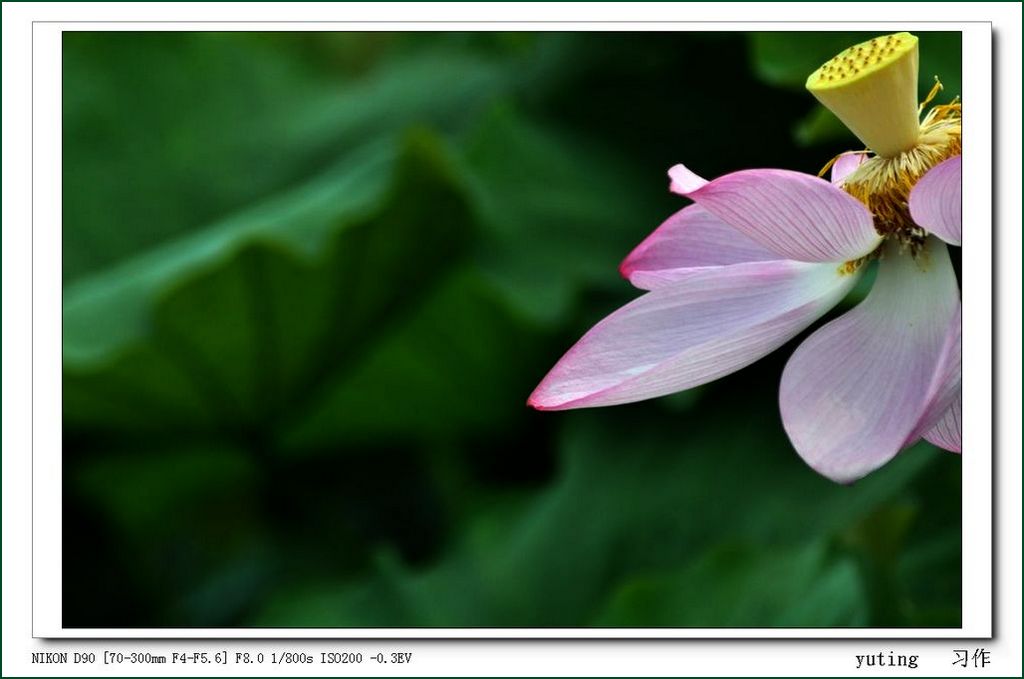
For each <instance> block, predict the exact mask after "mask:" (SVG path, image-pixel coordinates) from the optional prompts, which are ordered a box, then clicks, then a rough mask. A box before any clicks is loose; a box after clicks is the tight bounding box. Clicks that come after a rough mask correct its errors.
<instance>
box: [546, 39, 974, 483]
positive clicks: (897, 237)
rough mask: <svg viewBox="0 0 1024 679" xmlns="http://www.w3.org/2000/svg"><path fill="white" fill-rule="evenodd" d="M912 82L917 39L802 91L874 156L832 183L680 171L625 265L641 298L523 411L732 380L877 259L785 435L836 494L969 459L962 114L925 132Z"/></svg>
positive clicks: (808, 352) (865, 57)
mask: <svg viewBox="0 0 1024 679" xmlns="http://www.w3.org/2000/svg"><path fill="white" fill-rule="evenodd" d="M917 71H918V66H917V38H915V37H914V36H912V35H910V34H907V33H900V34H896V35H892V36H887V37H882V38H876V39H875V40H872V41H868V42H865V43H862V44H860V45H856V46H854V47H851V48H850V49H848V50H846V51H845V52H843V53H842V54H840V55H839V56H837V57H836V58H835V59H833V60H831V61H830V62H828V63H826V64H825V65H823V66H822V67H821V68H820V69H818V70H817V71H815V73H813V74H812V75H811V76H810V78H808V83H807V86H808V89H809V90H810V91H811V92H812V93H813V94H814V95H815V96H816V97H817V98H818V99H819V100H820V101H821V102H822V103H824V104H825V105H826V106H827V107H828V108H830V109H831V110H832V111H833V112H835V113H836V115H837V116H838V117H839V118H840V119H841V120H842V121H843V122H844V123H845V124H846V125H847V126H848V127H849V128H850V129H851V130H852V131H853V132H854V133H855V134H856V135H857V136H858V138H859V139H860V140H861V141H863V142H864V144H865V146H866V147H867V148H868V149H869V151H863V152H851V153H845V154H842V155H840V156H839V157H838V158H837V159H836V160H835V162H834V164H832V168H831V181H826V180H825V179H822V178H820V177H818V176H814V175H809V174H803V173H800V172H794V171H790V170H781V169H755V170H741V171H739V172H733V173H731V174H727V175H724V176H721V177H718V178H717V179H713V180H711V181H707V180H705V179H703V178H701V177H699V176H698V175H696V174H695V173H694V172H692V171H690V170H689V169H688V168H686V167H684V166H683V165H676V166H675V167H673V168H672V169H671V170H669V177H670V180H671V183H670V189H671V191H673V192H674V193H677V194H679V195H681V196H684V197H686V198H688V199H690V200H692V201H693V204H692V205H689V206H688V207H684V208H683V209H682V210H680V211H679V212H677V213H676V214H674V215H672V216H671V217H670V218H669V219H668V220H667V221H666V222H665V223H663V224H662V225H661V226H660V227H658V228H657V229H656V230H655V231H654V232H653V233H652V234H651V235H650V236H648V237H647V239H646V240H644V241H643V242H642V243H640V245H639V246H637V248H636V249H635V250H633V252H632V253H630V255H629V256H628V257H627V258H626V260H625V261H624V262H623V264H622V266H621V272H622V274H623V275H624V276H625V277H626V278H627V279H628V280H629V281H630V282H631V283H632V284H633V285H634V286H636V287H637V288H640V289H642V290H646V291H647V292H646V293H645V294H644V295H642V296H641V297H639V298H637V299H635V300H634V301H632V302H630V303H629V304H626V305H625V306H624V307H622V308H620V309H618V310H617V311H615V312H613V313H612V314H611V315H610V316H608V317H607V318H605V319H604V320H602V321H601V322H600V323H598V324H597V325H596V326H594V327H593V328H592V329H591V330H590V331H589V332H587V333H586V334H585V335H584V336H583V337H582V338H581V339H580V340H579V341H578V342H577V343H576V345H575V346H573V347H572V348H571V349H570V350H569V351H568V352H567V353H566V354H565V356H563V357H562V359H561V360H560V361H559V362H558V363H557V364H556V365H555V367H554V368H552V370H551V371H550V372H549V373H548V375H547V376H546V377H545V378H544V379H543V381H542V382H541V383H540V385H539V386H538V387H537V388H536V390H535V391H534V392H533V394H532V395H531V396H530V399H529V404H530V405H531V406H533V407H535V408H537V409H540V410H560V409H568V408H586V407H594V406H608V405H615V404H620V403H628V402H633V401H639V400H643V399H648V398H654V397H657V396H662V395H665V394H669V393H672V392H676V391H680V390H684V389H689V388H691V387H695V386H698V385H701V384H705V383H707V382H710V381H712V380H715V379H717V378H719V377H722V376H724V375H727V374H729V373H732V372H734V371H736V370H739V369H740V368H743V367H745V366H747V365H750V364H751V363H753V362H755V361H757V360H758V359H759V358H761V357H763V356H765V355H767V354H768V353H770V352H772V351H774V350H775V349H777V348H779V347H780V346H782V345H783V344H785V343H786V342H787V341H789V340H790V339H792V338H793V337H795V336H796V335H797V334H799V333H800V332H802V331H803V330H805V329H806V328H808V327H809V326H810V325H811V324H813V323H814V322H815V321H816V320H817V319H819V318H820V317H821V316H822V315H824V314H825V313H826V312H828V311H829V310H830V309H831V308H833V307H834V306H835V305H836V304H838V303H839V302H840V301H841V300H842V299H843V298H844V297H845V296H846V295H847V293H848V292H849V291H850V290H851V288H853V286H854V284H855V283H856V282H857V280H858V279H859V277H860V276H861V275H862V274H863V271H864V269H865V267H866V264H868V263H869V262H870V261H872V260H876V259H877V260H879V264H878V275H877V278H876V280H875V283H874V285H873V287H872V289H871V291H870V293H869V294H868V296H867V297H866V298H865V299H864V300H863V301H862V302H861V303H860V304H858V305H857V306H856V307H854V308H853V309H852V310H850V311H849V312H847V313H845V314H844V315H842V316H840V317H839V318H837V319H835V320H833V321H831V322H829V323H827V324H825V325H824V326H822V327H821V328H819V329H818V330H816V331H815V332H814V333H812V334H811V335H810V336H809V337H808V338H807V339H806V340H805V341H804V342H803V343H802V344H801V345H800V346H799V347H798V348H797V350H796V351H795V353H794V354H793V355H792V357H791V358H790V359H789V362H788V363H787V365H786V367H785V370H784V371H783V374H782V383H781V387H780V407H781V412H782V422H783V425H784V427H785V430H786V433H787V434H788V436H789V438H790V440H791V441H792V443H793V446H794V448H795V449H796V451H797V453H798V454H799V455H800V456H801V457H802V458H803V459H804V460H805V461H806V462H807V464H809V465H810V466H811V467H812V468H813V469H815V470H817V471H818V472H819V473H821V474H823V475H825V476H827V477H828V478H830V479H833V480H835V481H838V482H843V483H847V482H851V481H854V480H856V479H858V478H860V477H862V476H864V475H865V474H867V473H869V472H871V471H873V470H875V469H877V468H878V467H880V466H882V465H883V464H885V463H886V462H887V461H889V460H890V459H892V458H893V457H894V456H895V455H897V454H898V453H899V452H900V451H901V450H902V449H904V448H905V447H907V446H909V445H911V444H913V443H915V442H916V441H917V440H919V439H920V438H921V437H924V438H926V439H927V440H929V441H931V442H932V443H934V444H936V445H938V446H941V447H943V448H946V449H948V450H951V451H956V452H959V451H960V395H959V394H960V290H959V286H958V283H957V278H956V274H955V272H954V269H953V266H952V264H951V262H950V258H949V253H948V249H947V245H946V243H949V244H952V245H957V246H959V245H960V231H961V214H960V173H961V166H960V155H959V154H960V134H961V127H960V123H961V113H960V106H959V104H958V103H956V102H954V103H952V104H947V105H941V106H936V107H934V108H933V109H931V111H930V112H929V113H928V114H927V115H926V116H925V118H924V119H923V120H921V119H920V113H921V112H922V110H923V109H924V107H925V105H926V104H927V103H928V101H926V102H925V104H922V105H921V107H920V108H919V107H918V104H917V98H916V87H917V75H918V73H917ZM937 90H938V87H937V88H936V90H933V93H932V95H930V97H929V100H930V99H931V96H934V94H935V93H936V92H937ZM943 241H945V242H943Z"/></svg>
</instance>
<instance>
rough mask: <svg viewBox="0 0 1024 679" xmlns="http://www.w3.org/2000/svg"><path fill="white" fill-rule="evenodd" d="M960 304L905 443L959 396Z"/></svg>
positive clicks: (921, 432)
mask: <svg viewBox="0 0 1024 679" xmlns="http://www.w3.org/2000/svg"><path fill="white" fill-rule="evenodd" d="M939 247H943V246H941V245H940V246H939ZM960 307H961V305H960V304H959V302H958V303H957V309H956V313H955V314H954V315H953V319H952V321H951V323H950V325H949V328H948V330H947V331H946V341H945V345H944V347H943V350H942V356H941V358H940V360H939V364H938V366H937V367H936V369H935V374H934V376H933V378H932V384H931V386H930V387H929V392H928V393H929V396H928V405H927V406H926V407H925V409H924V413H922V415H921V417H920V419H918V421H917V426H916V427H914V430H913V431H912V432H911V433H910V435H909V436H908V437H907V440H906V442H905V445H908V446H909V445H911V444H913V443H916V442H917V440H918V439H919V438H921V436H923V435H924V434H925V433H926V432H928V431H929V430H931V429H932V427H934V426H935V425H936V424H938V422H939V420H941V419H942V418H943V417H944V416H945V414H946V412H947V411H948V410H949V408H950V406H952V404H953V402H954V401H955V400H956V399H958V398H959V397H960V363H961V362H960Z"/></svg>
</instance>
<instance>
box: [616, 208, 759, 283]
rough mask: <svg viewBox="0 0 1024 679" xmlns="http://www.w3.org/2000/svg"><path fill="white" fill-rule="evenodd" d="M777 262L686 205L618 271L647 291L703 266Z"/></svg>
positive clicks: (751, 242)
mask: <svg viewBox="0 0 1024 679" xmlns="http://www.w3.org/2000/svg"><path fill="white" fill-rule="evenodd" d="M777 259H779V256H778V255H776V254H775V253H774V252H772V251H771V250H769V249H768V248H766V247H764V246H763V245H760V244H759V243H757V241H755V240H753V239H751V238H749V237H747V236H745V235H744V234H742V233H740V232H739V231H737V230H736V229H734V228H732V227H731V226H729V225H728V224H726V223H725V222H723V221H722V220H721V219H718V218H717V217H715V216H714V215H712V214H711V213H709V212H708V211H707V210H705V209H704V208H702V207H700V206H699V205H689V206H687V207H684V208H683V209H682V210H680V211H679V212H676V213H675V214H674V215H672V216H671V217H669V218H668V219H667V220H665V222H664V223H662V224H661V226H659V227H658V228H657V229H655V230H654V231H653V232H652V233H651V235H649V236H648V237H647V238H645V239H644V240H643V242H641V243H640V245H638V246H636V248H634V249H633V251H632V252H631V253H629V256H627V257H626V259H625V260H624V261H623V262H622V264H621V265H620V266H619V271H620V272H621V273H622V275H623V276H624V277H625V278H627V279H628V280H629V281H630V282H631V283H632V284H633V285H635V286H637V287H638V288H642V289H645V290H651V289H653V288H656V287H661V286H662V285H665V284H668V283H671V282H673V281H676V280H679V279H680V278H682V277H683V276H685V275H687V272H690V271H695V270H700V269H702V268H704V267H709V266H724V265H729V264H741V263H744V262H761V261H770V260H777Z"/></svg>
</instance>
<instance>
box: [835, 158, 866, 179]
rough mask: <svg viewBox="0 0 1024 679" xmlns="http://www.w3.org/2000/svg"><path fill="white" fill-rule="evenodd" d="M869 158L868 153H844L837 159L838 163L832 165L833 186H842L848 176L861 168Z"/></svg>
mask: <svg viewBox="0 0 1024 679" xmlns="http://www.w3.org/2000/svg"><path fill="white" fill-rule="evenodd" d="M867 157H868V156H867V154H866V153H844V154H842V155H841V156H839V157H838V158H836V162H834V163H832V175H831V178H832V184H833V185H835V186H842V185H843V180H844V179H846V177H847V175H849V174H850V173H851V172H853V171H854V170H856V169H857V168H858V167H860V164H861V163H863V162H864V160H865V159H866V158H867Z"/></svg>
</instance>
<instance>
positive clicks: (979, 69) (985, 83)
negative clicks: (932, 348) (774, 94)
mask: <svg viewBox="0 0 1024 679" xmlns="http://www.w3.org/2000/svg"><path fill="white" fill-rule="evenodd" d="M54 7H55V8H61V5H54ZM160 7H161V6H159V5H154V6H149V7H139V6H136V7H134V8H133V11H132V14H134V15H135V16H138V17H146V16H148V15H157V16H159V14H160V11H159V10H160ZM701 7H702V9H701V8H690V9H688V12H687V13H688V14H691V15H698V14H704V15H705V16H713V15H718V16H721V15H722V14H726V13H727V12H726V8H725V7H723V6H720V5H710V6H708V5H704V6H701ZM106 8H107V9H106V11H107V12H108V13H109V14H111V15H112V16H113V15H117V14H119V13H120V11H119V10H121V9H122V8H121V7H117V8H111V7H110V6H106ZM293 8H294V6H293ZM405 8H406V9H407V10H408V12H407V15H408V16H413V15H414V14H415V11H414V10H415V9H417V8H415V7H410V6H405ZM558 8H559V9H560V10H561V11H560V12H552V13H551V14H552V15H553V16H568V17H572V16H574V15H575V16H579V15H580V14H582V13H583V11H582V10H583V8H586V13H587V14H594V12H593V11H592V10H593V8H590V7H587V6H586V5H571V6H562V5H559V6H558ZM72 9H73V8H68V7H67V6H64V8H63V12H55V14H61V13H63V14H64V15H70V14H74V12H73V11H72ZM235 9H236V7H225V6H223V5H217V4H211V5H209V6H207V7H191V8H189V9H188V10H186V13H188V14H192V15H196V16H199V15H209V16H212V17H216V16H229V15H231V14H237V13H238V12H236V11H235ZM262 9H263V8H261V7H258V6H257V7H248V8H246V14H249V15H252V16H257V15H262V14H266V12H263V11H261V10H262ZM271 9H276V10H277V14H278V15H280V14H282V13H284V14H288V13H290V12H289V9H288V8H283V9H282V8H279V7H274V8H271ZM419 9H421V10H423V9H428V7H426V6H423V5H421V6H420V8H419ZM467 9H469V6H467V5H460V6H458V7H454V8H452V10H453V11H454V12H455V13H459V14H463V13H466V14H468V13H469V12H467ZM658 9H659V8H655V11H657V10H658ZM698 9H700V11H697V10H698ZM349 10H350V11H349ZM389 13H391V12H390V11H387V10H386V8H385V7H383V6H381V5H370V6H366V5H359V6H351V7H346V12H345V14H348V15H351V16H365V17H379V16H381V15H384V14H389ZM419 13H420V14H421V15H422V14H428V15H429V14H431V12H423V11H420V12H419ZM449 13H451V12H449ZM744 13H745V14H746V15H757V14H760V15H763V16H772V15H774V16H780V14H790V15H792V14H793V12H792V11H787V12H781V13H780V9H779V6H777V5H769V4H765V5H762V6H755V7H744ZM212 20H214V21H217V19H212ZM496 21H499V20H498V19H496V20H493V21H479V22H477V21H474V22H458V23H455V22H454V21H452V22H430V23H424V22H421V21H408V22H369V23H355V21H354V20H350V21H345V22H310V23H292V22H286V21H277V20H271V22H270V23H257V22H254V21H246V22H227V23H210V22H209V21H194V22H193V21H188V22H176V23H165V22H163V21H162V20H160V19H158V18H156V17H154V18H152V19H149V18H147V19H145V20H143V21H138V22H118V23H111V22H104V21H89V22H87V23H70V22H62V21H54V22H42V21H40V22H35V23H34V26H33V32H32V42H33V44H32V94H31V99H32V109H33V115H32V120H31V127H32V129H31V143H32V158H33V164H32V173H31V183H32V186H31V196H32V206H31V224H32V229H31V239H32V259H31V264H32V274H31V275H32V306H31V312H32V322H31V327H32V334H33V345H32V358H31V370H32V383H33V393H32V399H31V425H32V439H31V445H32V452H33V458H32V494H33V497H32V524H33V526H32V530H33V538H34V539H33V543H32V562H33V571H32V575H33V586H32V599H33V606H32V610H33V624H32V634H33V636H35V637H41V638H50V639H56V638H83V637H88V638H117V639H129V638H131V639H164V638H167V639H170V638H182V637H187V638H191V639H226V638H240V639H312V638H331V639H335V638H346V639H359V638H365V639H380V638H388V639H429V638H444V639H452V638H456V639H495V638H500V639H511V638H527V639H542V638H551V639H567V638H573V639H610V638H623V639H629V638H641V639H653V638H672V639H680V638H685V639H766V638H767V639H807V638H816V639H852V638H859V639H879V638H885V639H894V638H901V639H923V638H939V639H951V638H971V639H983V638H989V637H991V636H992V633H993V622H992V621H993V609H992V600H993V589H992V574H993V566H992V559H993V552H992V529H993V521H992V483H993V477H992V470H993V465H992V450H993V447H992V416H991V413H992V387H993V384H992V374H993V373H992V346H993V342H992V328H993V324H992V320H993V319H992V303H993V295H992V280H993V262H992V251H993V250H992V232H991V229H986V228H974V229H973V230H972V239H971V242H970V244H969V245H968V246H966V247H965V248H964V249H963V250H962V257H963V259H962V262H963V265H962V271H963V277H962V279H963V290H962V292H963V298H964V300H965V304H964V308H963V314H964V317H963V322H964V327H965V328H966V332H965V333H964V338H963V341H964V351H963V375H964V376H963V390H964V395H965V398H964V415H963V422H964V436H965V440H966V441H967V443H966V444H965V449H966V450H970V451H972V453H971V455H970V457H965V462H966V464H964V469H963V488H962V492H963V498H964V505H963V507H964V509H963V543H962V545H963V546H962V549H963V588H962V592H963V603H964V606H963V609H962V610H963V619H962V622H963V624H962V627H961V628H959V629H949V628H942V629H880V628H874V629H847V628H840V629H813V630H807V629H585V628H580V629H561V628H557V629H509V628H497V629H448V628H410V629H392V628H385V629H370V628H365V629H347V628H346V629H333V628H329V629H312V628H288V629H277V628H275V629H249V628H246V629H233V628H229V629H223V628H185V629H89V630H80V629H65V628H63V626H62V625H61V620H60V612H61V604H62V595H61V588H60V586H61V582H62V580H61V568H62V563H63V559H62V555H61V544H60V540H59V539H54V538H53V536H59V535H60V534H61V450H62V446H61V428H62V422H61V360H60V356H61V271H62V268H61V253H60V246H59V245H60V243H61V207H60V201H59V196H60V195H61V176H62V174H61V138H62V137H61V110H62V108H61V98H60V97H61V57H60V42H61V32H62V31H63V30H65V29H71V30H159V31H164V30H176V31H177V30H182V31H185V30H211V29H213V30H295V31H303V30H310V31H313V30H315V31H323V30H340V31H344V30H355V31H367V30H388V31H392V30H429V31H435V30H445V29H446V28H448V27H451V28H457V29H458V30H582V31H618V30H630V31H644V30H650V31H680V32H686V31H720V30H726V31H736V32H743V31H750V30H799V31H821V30H878V31H880V32H891V31H892V30H910V31H914V30H919V31H936V30H952V31H961V32H962V36H963V72H964V73H965V74H970V77H965V78H964V80H963V93H962V94H963V99H964V101H965V102H968V103H967V106H968V107H969V115H968V116H967V117H966V118H965V123H964V124H965V127H966V129H965V131H964V138H963V143H964V154H963V155H964V162H965V164H966V165H965V171H964V174H963V176H964V180H963V192H964V196H965V202H964V204H965V206H969V208H970V209H969V212H968V216H969V217H970V218H969V219H967V220H966V221H968V222H971V223H974V224H979V225H981V226H984V225H991V224H992V204H991V200H992V190H991V187H992V185H993V177H992V167H993V164H992V162H993V145H992V101H993V99H992V79H991V77H990V76H991V74H992V35H991V26H990V25H989V24H988V23H984V22H968V23H955V22H937V23H936V22H920V21H906V22H892V21H886V22H856V23H849V22H843V23H834V22H770V23H765V22H754V21H750V22H735V23H734V22H700V23H698V22H697V21H693V22H671V23H670V22H665V21H650V22H625V21H614V20H613V21H609V22H603V21H602V22H587V21H573V20H565V19H558V18H552V19H551V20H550V21H549V22H544V21H541V22H534V21H513V22H509V21H503V20H501V23H496ZM555 22H558V23H555ZM5 134H6V132H5ZM5 141H6V139H5ZM6 183H7V182H6V167H5V185H6ZM5 193H6V186H5ZM5 198H6V196H5ZM5 203H6V201H5ZM5 212H6V210H5ZM6 221H7V215H6V214H5V222H6ZM5 278H6V276H5ZM5 282H6V281H5ZM4 287H5V288H7V286H4ZM968 299H969V300H970V301H966V300H968ZM5 364H6V357H5ZM5 368H6V365H5ZM7 402H8V400H7V398H6V394H5V408H6V405H7ZM5 417H6V414H5ZM5 424H6V422H5ZM5 448H6V441H5ZM6 471H7V469H6V468H5V472H6ZM5 476H6V474H5ZM5 490H6V482H5ZM5 495H6V493H5ZM6 504H7V503H6V498H5V514H6V513H7V506H6ZM5 547H6V545H5ZM5 588H6V585H5ZM5 594H6V591H5ZM5 598H6V597H5ZM5 627H6V625H5Z"/></svg>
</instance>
